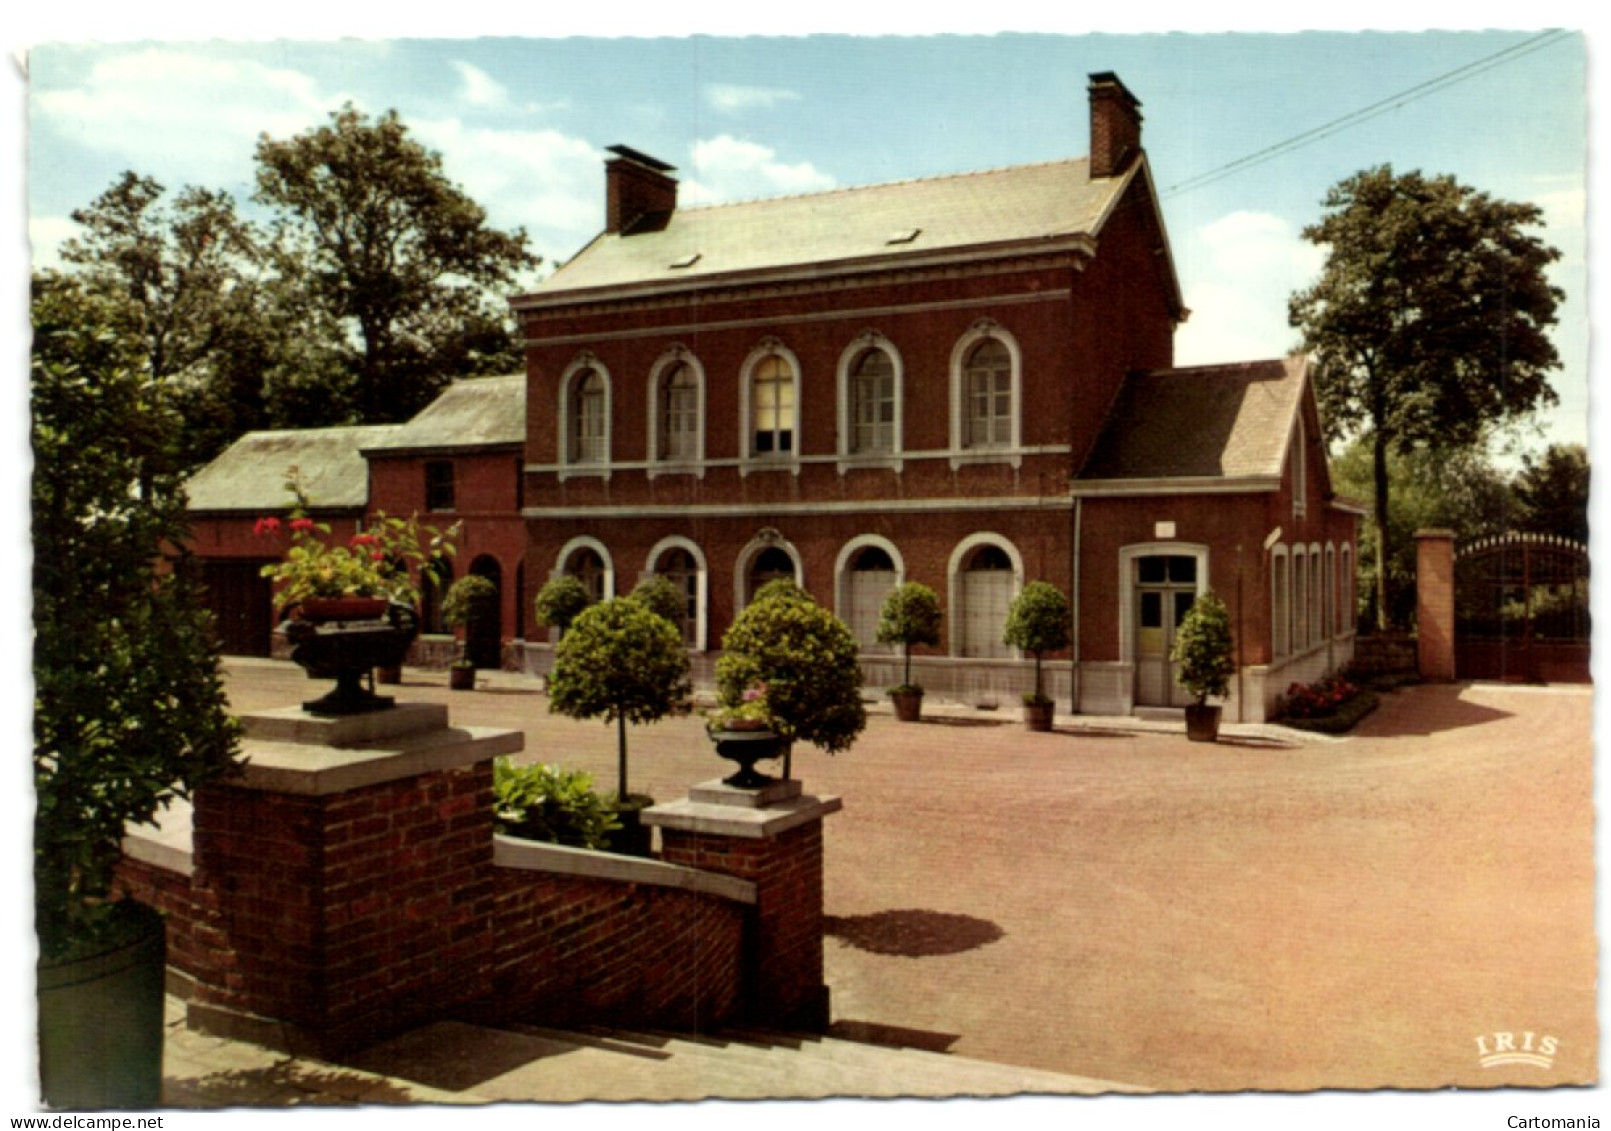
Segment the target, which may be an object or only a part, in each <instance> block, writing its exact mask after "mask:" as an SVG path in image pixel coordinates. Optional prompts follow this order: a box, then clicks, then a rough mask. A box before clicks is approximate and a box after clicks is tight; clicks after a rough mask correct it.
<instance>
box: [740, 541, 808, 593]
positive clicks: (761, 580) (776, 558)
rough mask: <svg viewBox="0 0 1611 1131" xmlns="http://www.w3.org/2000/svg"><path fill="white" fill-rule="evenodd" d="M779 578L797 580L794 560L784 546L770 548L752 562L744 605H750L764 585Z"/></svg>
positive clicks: (756, 556) (757, 555)
mask: <svg viewBox="0 0 1611 1131" xmlns="http://www.w3.org/2000/svg"><path fill="white" fill-rule="evenodd" d="M779 578H787V579H788V580H790V581H794V580H795V579H796V573H795V568H794V558H793V557H792V556H790V554H789V551H787V550H785V549H784V548H783V547H782V546H768V547H767V548H766V549H764V550H762V551H761V552H760V553H759V554H756V555H755V558H754V560H752V561H751V562H750V571H749V577H748V585H747V586H746V593H745V600H744V603H745V604H746V605H748V604H749V603H750V602H751V601H753V600H754V599H755V594H756V593H757V592H758V591H759V590H760V588H761V587H762V586H763V585H765V584H766V583H767V582H769V581H777V580H778V579H779Z"/></svg>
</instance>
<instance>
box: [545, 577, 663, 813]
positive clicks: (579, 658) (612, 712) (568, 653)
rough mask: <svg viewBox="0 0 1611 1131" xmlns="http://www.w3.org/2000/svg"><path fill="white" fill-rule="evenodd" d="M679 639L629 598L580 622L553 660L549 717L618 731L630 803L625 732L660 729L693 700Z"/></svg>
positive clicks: (620, 791)
mask: <svg viewBox="0 0 1611 1131" xmlns="http://www.w3.org/2000/svg"><path fill="white" fill-rule="evenodd" d="M688 690H689V688H688V654H687V653H686V652H685V651H684V650H683V646H682V634H681V633H680V632H678V631H677V629H676V627H675V626H673V625H672V624H671V623H670V622H669V621H667V620H666V619H665V618H664V617H662V616H659V615H658V614H656V613H654V612H652V611H650V610H649V609H648V608H647V607H646V606H645V605H644V604H642V603H641V602H639V601H634V600H632V599H631V598H629V597H621V598H616V599H613V600H609V601H600V602H599V603H598V604H596V605H593V606H592V607H590V608H588V609H587V610H586V611H585V612H583V613H582V614H581V615H580V616H579V617H577V618H576V621H575V623H574V624H572V625H571V630H570V631H569V632H567V633H566V634H565V639H563V640H562V641H560V644H559V648H558V649H557V650H556V651H555V654H554V670H553V672H552V674H551V675H550V676H549V680H548V709H549V710H550V711H554V712H556V713H558V714H561V715H569V716H570V717H571V718H574V719H595V718H599V717H601V716H602V717H603V719H604V721H605V722H607V723H608V722H614V723H615V724H616V728H617V764H618V768H619V782H618V784H617V787H616V796H617V797H618V798H619V799H620V800H621V801H623V802H624V801H626V799H627V798H628V796H629V795H628V793H627V730H626V728H627V724H628V723H632V724H634V725H637V724H640V723H653V722H658V721H659V720H660V719H662V718H664V717H665V716H666V715H668V714H670V713H671V712H672V711H674V710H676V709H677V707H678V706H679V705H680V704H681V703H682V702H683V700H684V699H685V698H686V697H687V695H688Z"/></svg>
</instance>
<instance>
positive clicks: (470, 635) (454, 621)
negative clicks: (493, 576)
mask: <svg viewBox="0 0 1611 1131" xmlns="http://www.w3.org/2000/svg"><path fill="white" fill-rule="evenodd" d="M442 623H443V624H445V625H447V626H448V627H449V628H463V629H464V657H465V658H464V659H463V660H462V661H461V662H462V663H466V664H470V665H473V666H475V667H496V666H497V661H498V653H499V647H498V645H499V639H498V637H499V630H500V628H501V627H502V626H501V624H500V618H499V616H498V587H497V585H495V584H494V583H493V582H492V581H490V580H489V579H487V578H485V577H481V576H478V575H477V574H473V573H472V574H467V575H466V576H464V577H461V578H459V579H458V580H457V581H455V582H454V583H453V584H452V585H450V586H448V591H447V596H446V597H444V598H443V599H442ZM489 661H490V662H489Z"/></svg>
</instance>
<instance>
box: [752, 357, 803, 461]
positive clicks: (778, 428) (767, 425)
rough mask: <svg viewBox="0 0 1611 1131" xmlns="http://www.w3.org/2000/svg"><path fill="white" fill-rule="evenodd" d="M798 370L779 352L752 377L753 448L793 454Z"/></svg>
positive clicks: (770, 453)
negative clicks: (796, 371) (795, 382)
mask: <svg viewBox="0 0 1611 1131" xmlns="http://www.w3.org/2000/svg"><path fill="white" fill-rule="evenodd" d="M794 409H795V404H794V369H793V367H792V366H791V365H790V364H789V361H788V359H787V358H785V357H783V356H781V355H779V354H775V353H774V354H770V355H768V356H767V357H764V358H762V359H761V360H760V362H758V363H757V364H756V366H755V369H754V372H753V374H752V376H751V378H750V419H751V422H752V429H751V435H752V441H751V443H752V446H751V449H750V450H751V451H752V452H753V453H754V454H755V455H758V456H779V455H789V454H792V453H793V452H794V450H795V448H794Z"/></svg>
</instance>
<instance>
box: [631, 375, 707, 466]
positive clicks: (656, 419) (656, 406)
mask: <svg viewBox="0 0 1611 1131" xmlns="http://www.w3.org/2000/svg"><path fill="white" fill-rule="evenodd" d="M678 365H685V366H687V367H688V372H689V373H690V374H691V375H692V376H693V379H694V403H695V418H694V454H693V455H692V456H688V457H683V458H677V459H673V458H671V457H669V456H667V455H666V453H665V448H664V444H663V440H664V436H663V435H662V428H663V426H664V421H663V420H662V416H663V415H664V414H663V412H662V405H663V403H664V401H665V397H664V391H665V382H666V381H668V380H669V379H670V378H671V375H672V374H673V373H674V372H675V371H676V368H677V366H678ZM648 402H649V403H648V412H647V413H646V414H645V419H647V420H648V422H649V436H648V446H647V448H646V449H645V450H646V451H648V452H649V453H650V455H649V478H651V479H653V478H654V477H655V476H656V475H665V474H670V473H675V472H687V471H693V472H694V473H695V474H697V475H699V476H701V477H703V476H704V474H705V367H704V366H703V365H701V364H700V362H699V359H698V358H697V357H695V356H694V355H693V354H692V353H691V352H689V350H688V349H687V348H686V347H684V346H680V345H679V346H673V347H672V348H671V349H669V350H667V351H666V352H665V353H663V354H661V355H660V357H659V358H658V359H657V360H656V361H655V363H654V365H653V366H652V367H650V369H649V393H648Z"/></svg>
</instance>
